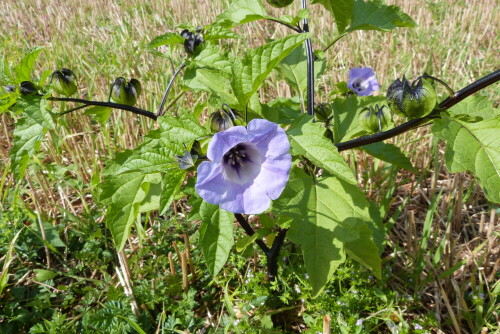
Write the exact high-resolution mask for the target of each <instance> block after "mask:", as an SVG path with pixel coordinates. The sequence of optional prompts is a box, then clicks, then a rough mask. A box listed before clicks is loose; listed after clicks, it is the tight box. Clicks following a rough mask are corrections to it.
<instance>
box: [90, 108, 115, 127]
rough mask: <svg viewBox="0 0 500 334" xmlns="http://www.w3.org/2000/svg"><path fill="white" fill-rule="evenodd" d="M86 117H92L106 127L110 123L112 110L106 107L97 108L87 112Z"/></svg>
mask: <svg viewBox="0 0 500 334" xmlns="http://www.w3.org/2000/svg"><path fill="white" fill-rule="evenodd" d="M84 115H91V116H93V117H95V119H96V120H97V121H98V122H99V123H100V124H101V125H104V124H105V123H106V122H107V121H108V119H109V116H111V108H110V107H104V106H95V107H92V108H88V109H87V110H85V112H84Z"/></svg>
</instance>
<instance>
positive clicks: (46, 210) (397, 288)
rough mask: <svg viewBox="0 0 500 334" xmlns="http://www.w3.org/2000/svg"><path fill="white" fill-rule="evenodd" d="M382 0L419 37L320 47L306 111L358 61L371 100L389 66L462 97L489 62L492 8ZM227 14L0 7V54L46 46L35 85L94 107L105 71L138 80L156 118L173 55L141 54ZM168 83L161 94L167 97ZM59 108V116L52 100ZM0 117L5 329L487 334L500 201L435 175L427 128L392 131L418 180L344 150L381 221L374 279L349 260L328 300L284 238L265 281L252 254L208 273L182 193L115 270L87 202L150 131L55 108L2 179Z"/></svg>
mask: <svg viewBox="0 0 500 334" xmlns="http://www.w3.org/2000/svg"><path fill="white" fill-rule="evenodd" d="M295 2H296V3H295V4H294V6H295V7H293V8H295V9H297V8H298V2H299V1H295ZM388 2H389V3H394V4H397V5H398V6H400V7H401V8H402V10H403V11H404V12H406V13H408V14H409V15H410V16H411V17H412V18H413V19H414V20H415V21H416V22H417V23H418V25H419V26H418V28H416V29H412V30H410V29H399V30H397V31H396V32H393V33H387V34H383V33H379V32H355V33H353V34H351V35H349V36H348V37H346V38H344V39H342V40H341V41H340V42H339V43H337V44H336V46H335V47H334V48H332V49H330V50H329V51H327V53H326V57H327V68H328V69H330V70H328V71H327V72H326V75H324V76H323V77H322V78H321V79H320V80H319V82H317V87H319V89H318V91H317V101H319V102H327V101H329V99H330V93H331V92H332V91H334V90H335V87H334V85H335V84H336V83H338V82H340V81H346V80H347V74H348V70H349V68H351V67H356V66H370V67H373V68H374V70H375V72H376V74H377V77H378V80H379V82H380V83H381V86H382V91H385V90H386V89H387V87H388V85H389V84H390V82H392V80H394V79H395V78H396V77H400V76H401V75H402V74H406V75H407V76H408V77H415V76H417V75H419V74H422V73H423V72H424V71H426V72H428V73H429V74H432V75H434V76H437V77H439V78H442V79H443V80H445V81H446V82H448V83H449V84H450V86H452V87H453V88H454V89H459V88H462V87H463V86H465V85H466V84H467V83H470V82H472V81H473V80H474V79H477V78H479V77H481V76H483V75H485V74H487V73H489V72H492V71H493V70H495V69H496V68H495V67H496V66H498V56H497V52H498V37H497V34H498V25H497V24H496V22H499V19H500V15H499V7H498V2H497V1H495V0H481V1H460V0H459V1H449V0H432V1H388ZM224 6H225V2H224V1H222V0H214V1H212V0H200V1H188V0H182V1H181V0H170V1H169V0H167V1H158V0H153V1H139V0H135V1H104V0H96V1H88V2H87V1H76V0H75V1H59V0H57V1H50V0H38V1H35V0H32V1H3V2H0V17H2V24H1V25H0V42H1V44H2V46H3V48H2V50H3V51H2V54H3V57H4V58H5V60H6V61H7V63H9V64H15V63H17V61H19V59H20V58H21V57H22V55H23V54H24V53H25V52H26V51H27V49H28V48H31V47H34V46H45V49H44V51H43V52H42V54H41V55H40V57H39V59H38V61H37V63H36V71H35V74H36V75H35V77H38V78H40V77H42V78H43V77H44V75H45V74H46V72H47V71H48V73H50V72H52V71H53V70H55V69H58V68H62V67H68V68H71V69H72V70H73V71H74V72H75V73H76V75H77V77H78V81H79V95H80V96H81V97H83V98H92V99H94V100H107V95H108V92H109V85H110V83H111V82H112V81H113V80H114V78H116V77H118V76H124V77H126V78H131V77H134V78H137V79H140V80H141V82H142V84H143V88H144V92H145V93H143V95H142V96H141V98H140V100H139V106H140V107H142V108H145V109H148V110H152V111H154V110H156V109H157V106H158V104H159V102H160V100H161V95H162V94H163V90H164V89H165V87H166V85H167V83H168V81H169V79H170V77H171V76H172V73H173V71H174V68H175V67H177V66H178V64H179V63H180V61H181V59H182V57H183V51H182V50H180V48H179V49H177V50H174V49H165V50H164V51H165V53H164V55H165V56H164V57H160V56H158V55H154V54H152V53H149V52H147V51H146V46H147V44H148V43H149V42H150V41H151V40H152V38H153V37H155V36H157V35H160V34H163V33H165V32H167V31H175V30H176V29H175V25H177V24H181V23H192V24H194V25H205V24H208V23H210V22H212V21H213V19H214V18H215V16H216V15H217V14H218V13H220V12H221V11H222V9H223V8H224ZM269 12H270V13H275V14H278V13H281V12H283V11H279V10H276V9H270V8H269ZM238 29H239V32H240V33H241V34H242V35H243V36H246V39H243V40H236V41H231V42H226V41H224V42H221V46H222V47H229V44H230V43H231V50H232V52H234V53H239V52H240V51H241V49H242V48H247V47H256V46H259V45H261V44H263V43H265V42H266V39H267V38H277V37H280V36H283V35H284V34H285V31H284V29H286V28H284V27H282V26H277V25H276V24H274V23H273V22H262V21H259V22H257V23H251V24H247V25H244V26H243V27H240V28H238ZM333 29H335V28H334V24H333V23H332V22H331V20H330V15H325V13H324V12H323V10H322V8H321V7H317V6H314V7H312V14H311V31H312V32H313V34H314V38H313V43H314V45H313V47H314V48H315V49H320V48H323V47H325V46H326V45H327V43H328V42H329V41H330V37H329V36H332V34H333V33H332V30H333ZM177 30H179V29H177ZM275 78H276V79H279V78H278V76H275ZM33 79H36V78H33ZM181 91H182V88H181V86H180V85H176V86H175V87H174V92H173V93H172V94H171V96H176V95H177V94H179V93H180V92H181ZM441 93H443V94H444V93H445V92H444V91H441ZM498 93H499V91H498V87H497V86H491V87H489V88H488V89H486V90H484V91H482V92H480V93H478V94H479V95H481V94H483V95H488V96H489V98H490V99H492V100H493V101H496V104H498V96H499V94H498ZM291 94H292V92H291V91H290V89H289V87H288V86H287V84H286V83H285V82H284V81H279V80H272V81H271V80H270V81H269V82H268V84H267V85H265V86H264V87H263V88H262V89H261V96H262V99H263V100H265V101H270V100H272V99H274V98H276V97H278V96H281V97H287V96H291ZM205 97H206V96H204V95H203V94H200V95H194V94H191V93H186V94H185V95H184V96H183V97H182V98H181V99H180V100H179V102H178V104H179V105H180V106H183V107H185V108H190V107H192V106H193V105H195V104H196V103H197V102H199V101H202V100H203V99H204V98H205ZM58 107H60V108H61V109H64V106H61V105H57V104H54V108H58ZM206 111H207V113H208V112H209V111H212V110H206ZM1 117H2V126H1V127H2V129H1V130H0V131H1V132H0V159H1V167H0V175H1V179H0V205H1V208H0V210H1V211H0V231H1V232H0V262H1V263H2V265H3V269H2V275H1V276H0V293H1V295H0V332H2V333H4V332H5V333H19V332H28V331H29V332H31V333H87V332H88V333H94V332H96V331H97V330H106V331H110V332H113V333H124V332H127V331H130V332H134V331H137V330H138V329H137V328H138V327H140V328H142V330H143V331H145V332H147V333H155V332H157V333H168V332H169V330H176V331H186V332H187V330H189V331H190V332H195V331H200V332H203V331H207V332H216V331H219V332H224V331H233V332H269V333H271V332H276V333H279V332H282V331H286V332H294V331H296V332H298V331H310V332H311V333H316V332H317V331H321V330H322V329H323V328H324V325H323V322H324V321H326V322H327V323H328V322H330V326H331V330H332V332H333V333H356V332H357V333H379V332H381V333H383V332H388V333H390V332H392V333H396V332H399V333H425V332H427V333H458V332H460V333H490V332H491V333H493V332H495V330H498V326H499V314H498V312H499V306H498V295H499V291H500V286H499V284H498V283H496V282H497V281H498V278H499V275H498V267H499V265H500V261H499V257H498V253H499V251H500V246H499V243H498V235H499V233H500V226H499V224H498V218H497V216H496V214H498V212H497V211H498V207H495V206H492V205H491V203H488V202H487V201H486V199H485V197H484V195H483V194H482V191H481V190H480V188H479V187H478V185H477V184H476V183H475V182H474V180H472V178H471V177H470V176H469V175H468V174H465V173H460V174H456V175H450V174H449V173H448V172H447V171H446V168H445V167H444V164H443V159H442V151H443V150H442V148H443V147H442V145H441V144H440V143H439V141H438V140H437V139H435V138H433V137H432V136H430V135H428V129H426V128H421V129H418V130H416V131H412V132H410V133H406V134H404V135H403V136H400V137H398V138H395V139H394V141H395V142H396V143H397V144H398V146H400V147H402V148H404V149H405V150H406V152H409V157H410V159H411V161H412V163H413V165H414V166H415V168H417V169H418V170H419V172H418V173H415V174H414V173H411V172H408V171H404V170H398V169H397V168H395V167H393V166H390V165H387V164H384V163H382V162H380V161H378V160H373V159H372V158H371V157H369V156H368V155H366V154H365V153H363V152H362V151H358V150H352V151H348V152H346V153H345V157H346V159H347V160H348V161H349V163H350V165H351V166H352V168H353V169H355V170H356V175H357V176H358V178H359V181H360V184H361V186H362V187H363V188H364V189H365V190H366V191H367V194H368V196H370V197H371V198H372V199H373V200H375V201H377V202H378V203H379V204H380V205H381V206H382V207H383V208H385V210H387V212H390V213H391V215H390V216H391V217H392V218H391V219H390V220H389V221H388V226H389V227H391V229H390V232H389V234H388V235H389V236H388V240H387V247H386V252H385V253H384V256H385V257H384V264H383V268H384V278H383V279H382V280H376V279H374V278H373V277H372V276H370V273H369V272H367V271H365V270H363V269H362V268H360V267H358V266H357V265H356V264H354V263H351V262H348V263H347V264H346V265H345V266H343V267H342V268H341V269H340V270H339V271H338V272H337V273H336V275H335V278H334V280H333V281H332V282H331V284H329V286H328V288H327V289H326V290H325V293H324V294H322V295H321V296H320V297H319V298H318V299H311V298H309V296H310V295H309V287H308V284H307V280H306V277H307V273H305V272H304V269H303V268H302V267H301V266H302V265H301V263H302V261H301V258H300V250H299V249H296V248H295V247H294V246H293V245H291V244H289V245H286V247H285V249H284V251H283V261H282V263H281V264H280V265H281V268H282V272H281V273H280V279H279V281H278V282H276V284H272V285H271V284H263V281H264V279H265V274H264V270H263V269H262V267H261V266H262V264H263V262H264V261H265V259H264V258H260V255H259V253H258V252H257V251H256V250H254V249H253V248H252V246H251V245H250V246H248V247H246V248H245V247H242V248H244V249H242V250H241V252H238V253H237V254H236V255H233V256H232V257H231V259H230V261H229V263H228V264H227V265H226V267H225V268H224V270H223V272H221V274H219V276H218V277H216V278H212V277H211V276H210V275H209V274H208V271H207V270H206V267H205V265H204V263H203V259H202V256H201V252H200V250H199V249H198V248H197V247H196V239H197V232H196V231H197V226H196V225H192V224H190V223H187V220H185V219H184V218H185V215H184V213H185V211H184V210H186V208H187V206H186V203H183V202H182V201H176V203H175V205H174V206H173V207H172V209H171V210H170V211H168V212H167V213H166V214H165V215H164V216H155V215H143V216H142V217H141V219H142V220H141V224H137V225H136V226H142V227H143V229H138V230H136V231H135V233H133V235H134V238H130V240H129V243H128V245H127V248H126V250H125V252H124V253H123V254H124V255H125V257H126V258H127V259H126V262H128V268H129V272H126V273H125V277H121V276H120V275H121V274H120V275H119V274H117V272H119V271H117V270H116V268H117V267H119V266H120V265H119V257H118V256H117V254H116V253H115V251H114V248H113V245H112V242H111V239H110V236H109V234H108V232H107V230H106V228H105V226H104V224H103V222H102V219H103V209H102V208H99V207H97V205H96V204H95V203H94V201H93V196H95V193H94V190H95V185H97V184H98V183H99V182H100V180H101V174H100V171H101V170H102V169H103V167H104V165H105V163H106V161H107V160H108V159H110V158H111V157H112V156H113V154H114V152H119V151H122V150H124V149H127V148H133V147H135V146H136V144H137V143H138V141H140V139H141V138H142V136H143V135H144V134H145V133H147V132H148V131H149V129H151V128H153V127H154V123H153V122H152V121H151V120H148V119H146V118H141V117H140V116H135V115H132V114H130V113H126V112H124V111H113V112H112V115H111V118H110V120H109V121H108V122H107V123H105V124H100V123H99V121H98V119H96V118H95V117H91V116H87V115H83V113H78V112H76V113H73V114H69V115H67V117H66V118H64V121H63V126H61V127H60V128H58V129H57V130H55V131H53V132H51V133H50V134H49V135H48V137H47V141H45V142H44V143H43V144H42V151H44V152H45V155H44V157H43V160H42V159H39V160H36V159H35V160H36V161H37V163H36V164H35V166H33V167H32V168H31V169H30V170H29V172H27V174H26V177H25V180H24V181H23V182H21V183H20V184H18V185H16V183H15V182H14V180H13V177H12V175H11V174H10V172H9V164H10V161H9V155H8V152H9V150H10V148H11V145H12V132H13V125H14V123H15V121H16V119H15V116H12V115H10V114H5V113H4V114H2V115H1ZM35 158H36V157H35ZM42 224H43V226H44V229H43V230H45V233H42V232H41V229H40V225H42ZM188 236H189V237H188ZM240 237H242V235H240ZM188 239H189V242H188ZM242 240H244V239H242ZM241 243H243V242H241ZM123 254H122V255H123ZM183 254H186V255H189V256H187V257H186V255H183ZM120 258H122V259H123V258H124V256H121V257H120ZM183 258H184V259H185V260H186V261H182V259H183ZM128 285H130V287H129V286H128ZM132 296H133V297H132ZM131 304H132V305H131ZM134 304H135V305H137V309H134V307H135V306H134ZM328 319H330V320H328ZM134 326H137V327H134ZM134 328H135V329H134Z"/></svg>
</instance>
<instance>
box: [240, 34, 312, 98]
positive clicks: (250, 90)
mask: <svg viewBox="0 0 500 334" xmlns="http://www.w3.org/2000/svg"><path fill="white" fill-rule="evenodd" d="M308 37H310V34H296V35H290V36H287V37H285V38H282V39H280V40H277V41H274V42H271V43H268V44H265V45H263V46H261V47H259V48H257V49H255V50H250V51H249V52H248V53H247V54H246V55H245V58H244V59H242V60H239V59H235V62H234V63H233V77H232V81H231V86H232V88H233V92H234V94H235V95H236V97H237V98H238V101H239V102H240V105H242V106H246V104H247V103H248V101H249V100H250V97H251V96H252V95H253V94H254V93H255V92H256V91H257V90H258V89H259V87H260V86H261V85H262V83H263V82H264V80H265V79H266V78H267V76H268V75H269V74H270V73H271V71H272V70H273V68H274V67H275V66H276V65H278V64H279V62H280V61H281V60H282V59H283V58H285V57H286V56H287V55H288V54H289V53H290V52H292V51H293V49H295V48H296V47H297V46H299V45H300V44H301V43H303V42H304V41H305V40H306V39H307V38H308Z"/></svg>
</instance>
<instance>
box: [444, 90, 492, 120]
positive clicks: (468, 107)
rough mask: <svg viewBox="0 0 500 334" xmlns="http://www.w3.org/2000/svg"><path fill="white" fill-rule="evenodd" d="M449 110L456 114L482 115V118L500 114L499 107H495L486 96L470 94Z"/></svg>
mask: <svg viewBox="0 0 500 334" xmlns="http://www.w3.org/2000/svg"><path fill="white" fill-rule="evenodd" d="M447 111H448V112H449V113H450V114H452V115H455V116H458V115H467V116H471V117H480V118H481V119H482V120H487V119H490V118H493V117H496V116H498V108H495V107H493V105H492V102H491V100H489V99H488V98H487V97H486V96H470V97H468V98H466V99H465V100H463V101H462V102H460V103H459V104H457V105H455V106H453V107H452V108H450V109H448V110H447Z"/></svg>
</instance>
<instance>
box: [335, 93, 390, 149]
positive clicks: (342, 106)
mask: <svg viewBox="0 0 500 334" xmlns="http://www.w3.org/2000/svg"><path fill="white" fill-rule="evenodd" d="M374 104H378V105H379V106H382V105H387V102H386V99H385V97H383V96H363V97H358V96H356V95H353V96H349V97H347V98H336V99H334V100H333V102H332V106H333V129H334V131H333V134H334V140H335V143H340V142H344V141H348V140H350V139H353V138H355V137H358V136H360V135H362V134H364V133H365V131H364V130H363V128H362V127H361V125H360V124H359V121H358V115H359V112H360V111H361V110H362V109H363V108H365V107H368V106H370V105H374Z"/></svg>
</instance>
